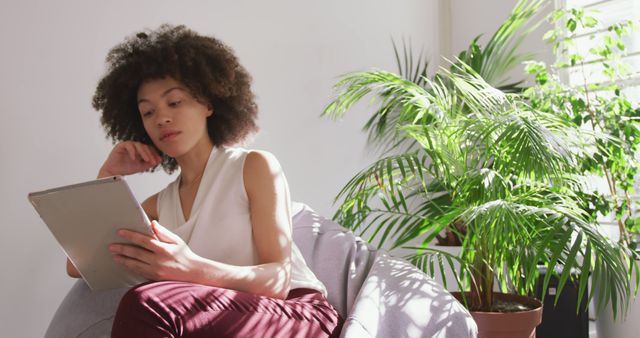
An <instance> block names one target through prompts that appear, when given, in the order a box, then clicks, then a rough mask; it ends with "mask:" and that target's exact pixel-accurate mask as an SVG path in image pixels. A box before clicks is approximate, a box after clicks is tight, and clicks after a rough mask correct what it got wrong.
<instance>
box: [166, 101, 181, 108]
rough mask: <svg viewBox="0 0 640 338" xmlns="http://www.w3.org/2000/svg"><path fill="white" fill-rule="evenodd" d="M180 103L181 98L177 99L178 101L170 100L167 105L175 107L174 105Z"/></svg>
mask: <svg viewBox="0 0 640 338" xmlns="http://www.w3.org/2000/svg"><path fill="white" fill-rule="evenodd" d="M180 103H182V101H181V100H178V101H171V102H169V107H176V106H178V105H179V104H180Z"/></svg>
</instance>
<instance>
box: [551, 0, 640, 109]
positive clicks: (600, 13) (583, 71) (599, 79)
mask: <svg viewBox="0 0 640 338" xmlns="http://www.w3.org/2000/svg"><path fill="white" fill-rule="evenodd" d="M556 6H560V7H561V8H584V9H585V12H586V15H587V16H589V15H591V16H595V17H596V18H597V19H598V21H599V23H598V26H596V27H593V28H588V29H584V28H582V27H580V26H578V28H577V29H576V30H575V31H574V32H573V33H572V34H571V35H569V36H570V37H572V39H573V44H571V45H569V46H566V47H567V48H568V50H569V52H578V53H579V54H581V55H589V56H588V57H587V58H586V59H585V60H583V61H584V62H582V63H578V64H576V65H574V66H570V67H568V68H567V70H566V72H565V74H563V75H564V79H563V80H564V81H566V82H567V83H568V84H570V85H574V86H579V85H584V84H604V83H607V81H609V79H608V78H607V77H606V76H605V75H604V74H603V73H602V71H603V69H604V65H603V64H602V61H603V59H602V58H599V57H597V56H594V55H590V54H589V50H590V49H591V48H594V47H599V46H602V45H603V41H604V39H606V38H607V36H610V35H612V32H609V31H608V30H607V27H609V26H610V25H612V24H616V23H620V22H623V21H626V20H634V21H635V22H636V23H637V22H638V19H640V1H638V0H560V1H559V3H558V2H557V3H556ZM622 41H623V42H624V44H625V52H624V55H623V56H622V57H621V59H620V61H622V62H623V63H625V64H627V67H628V68H627V70H628V73H627V74H626V75H624V76H623V77H621V78H620V79H619V80H618V81H617V83H618V85H619V86H620V87H621V88H622V91H623V92H624V93H625V94H626V95H627V97H628V98H629V99H631V100H632V101H635V102H640V30H632V31H631V32H630V34H629V35H628V36H626V37H624V38H623V39H622Z"/></svg>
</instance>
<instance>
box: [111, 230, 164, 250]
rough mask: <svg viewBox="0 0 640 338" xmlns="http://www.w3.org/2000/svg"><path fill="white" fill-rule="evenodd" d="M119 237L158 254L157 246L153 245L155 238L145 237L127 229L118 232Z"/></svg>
mask: <svg viewBox="0 0 640 338" xmlns="http://www.w3.org/2000/svg"><path fill="white" fill-rule="evenodd" d="M118 236H120V237H122V238H124V239H126V240H128V241H130V242H131V243H133V244H135V245H137V246H140V247H142V248H145V249H147V250H149V251H151V252H156V249H157V246H156V245H155V244H154V243H152V241H151V240H152V239H153V237H151V236H149V235H145V234H143V233H140V232H137V231H131V230H127V229H120V230H118Z"/></svg>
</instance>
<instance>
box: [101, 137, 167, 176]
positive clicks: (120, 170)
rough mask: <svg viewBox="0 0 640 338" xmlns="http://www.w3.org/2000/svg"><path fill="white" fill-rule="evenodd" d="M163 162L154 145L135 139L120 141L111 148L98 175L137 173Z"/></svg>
mask: <svg viewBox="0 0 640 338" xmlns="http://www.w3.org/2000/svg"><path fill="white" fill-rule="evenodd" d="M161 162H162V158H161V157H160V155H158V153H157V152H156V150H155V149H153V147H150V146H148V145H146V144H144V143H140V142H134V141H125V142H120V143H118V144H116V145H115V147H113V149H112V150H111V153H110V154H109V156H108V157H107V159H106V161H105V162H104V164H103V165H102V168H101V169H100V174H99V175H98V176H99V177H103V176H113V175H130V174H135V173H139V172H143V171H145V170H148V169H150V168H152V167H154V166H156V165H158V164H160V163H161Z"/></svg>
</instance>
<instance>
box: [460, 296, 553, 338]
mask: <svg viewBox="0 0 640 338" xmlns="http://www.w3.org/2000/svg"><path fill="white" fill-rule="evenodd" d="M452 294H453V295H454V296H455V297H456V298H457V299H458V300H461V296H462V295H461V294H460V292H452ZM493 297H494V299H502V300H508V301H515V302H518V303H520V304H523V305H526V306H528V307H530V308H533V310H528V311H520V312H477V311H470V312H471V316H473V319H474V320H475V321H476V324H477V325H478V338H535V336H536V327H537V326H538V325H540V323H541V322H542V303H541V302H540V301H539V300H537V299H535V298H531V297H525V296H520V295H514V294H505V293H494V294H493Z"/></svg>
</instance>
